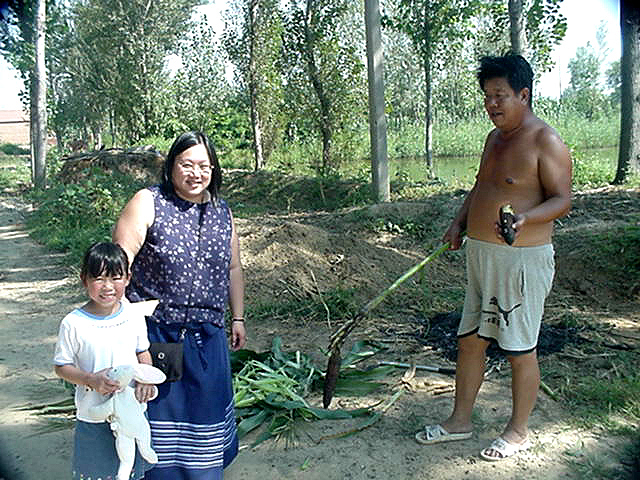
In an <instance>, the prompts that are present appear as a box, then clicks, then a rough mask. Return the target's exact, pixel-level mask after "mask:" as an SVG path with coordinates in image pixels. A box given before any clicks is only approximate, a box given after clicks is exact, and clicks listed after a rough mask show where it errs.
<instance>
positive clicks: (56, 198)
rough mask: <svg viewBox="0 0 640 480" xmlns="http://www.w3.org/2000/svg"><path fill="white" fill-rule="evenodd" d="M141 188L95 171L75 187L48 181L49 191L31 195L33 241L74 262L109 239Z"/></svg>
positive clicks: (116, 175) (34, 191) (136, 184)
mask: <svg viewBox="0 0 640 480" xmlns="http://www.w3.org/2000/svg"><path fill="white" fill-rule="evenodd" d="M143 186H144V185H143V184H142V183H140V182H136V181H133V180H132V179H131V178H130V177H125V176H123V175H121V174H118V173H113V172H109V173H107V172H104V171H102V170H100V169H97V168H94V169H93V170H92V171H91V172H90V173H89V174H88V175H86V176H85V177H83V178H82V179H81V180H79V181H78V183H63V182H62V181H60V180H59V179H55V178H54V179H51V180H50V182H49V187H48V188H46V189H44V190H33V191H31V192H30V195H29V196H30V199H31V200H32V201H33V202H34V204H35V205H36V207H37V208H36V210H35V211H34V212H33V214H32V215H30V216H29V218H28V220H27V225H28V226H29V228H30V229H31V235H32V236H33V237H34V238H35V239H36V240H38V241H40V242H42V243H43V244H45V245H47V246H48V247H50V248H52V249H55V250H58V251H64V252H69V253H70V255H71V258H73V259H75V260H77V259H78V258H81V257H82V255H83V254H84V251H85V250H86V248H87V247H88V246H89V245H90V244H92V243H93V242H97V241H105V240H109V239H110V238H111V231H112V228H113V225H114V223H115V220H116V219H117V217H118V215H119V213H120V211H121V210H122V208H123V207H124V205H125V203H126V202H127V201H128V200H129V198H130V197H131V196H132V195H133V194H134V193H135V192H136V191H137V190H139V189H140V188H142V187H143Z"/></svg>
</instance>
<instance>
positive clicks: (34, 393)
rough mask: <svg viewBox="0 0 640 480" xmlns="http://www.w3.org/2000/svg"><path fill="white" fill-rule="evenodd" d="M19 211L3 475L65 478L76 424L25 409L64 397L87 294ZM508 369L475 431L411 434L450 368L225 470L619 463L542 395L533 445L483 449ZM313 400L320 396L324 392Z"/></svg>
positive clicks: (301, 339)
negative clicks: (486, 453) (483, 453)
mask: <svg viewBox="0 0 640 480" xmlns="http://www.w3.org/2000/svg"><path fill="white" fill-rule="evenodd" d="M23 210H24V208H23V207H21V206H20V205H19V204H17V202H16V201H15V200H13V199H11V198H9V197H2V198H0V285H1V286H2V288H0V335H1V336H2V338H3V342H2V347H1V350H0V459H1V461H2V467H3V469H4V472H2V473H1V474H0V480H1V479H2V478H4V479H5V480H40V479H54V480H57V479H65V478H70V456H71V445H72V430H71V429H63V430H59V431H56V432H49V433H42V432H41V430H40V429H41V427H42V422H41V420H40V419H39V418H38V417H36V416H34V415H32V414H31V413H30V412H28V411H24V410H17V407H19V406H21V405H25V404H37V403H41V402H42V401H43V400H45V399H46V400H47V401H49V402H52V401H55V400H57V399H63V398H65V397H66V396H67V395H68V394H67V393H66V392H65V391H64V390H63V388H62V386H61V384H60V382H59V381H58V380H57V378H56V376H55V375H54V373H53V370H52V366H51V358H52V355H53V348H54V344H55V339H56V335H57V328H58V324H59V322H60V320H61V318H62V317H63V316H64V315H65V314H66V313H67V312H68V311H69V310H71V309H72V308H74V307H76V306H78V305H79V304H81V302H83V298H84V295H83V292H82V290H81V288H80V285H79V283H78V282H76V281H75V280H74V279H73V278H72V277H71V272H70V271H69V270H68V269H65V268H62V267H60V265H59V262H60V258H59V257H58V256H57V255H56V254H52V253H50V252H47V251H46V250H45V249H43V248H42V247H40V246H38V245H37V244H35V243H34V242H33V241H32V240H31V239H30V238H29V237H28V235H27V233H26V231H25V228H24V225H23V223H22V222H23ZM239 231H240V235H241V238H244V239H246V238H248V236H249V235H250V232H251V226H249V225H247V224H246V223H241V224H240V228H239ZM245 241H246V240H245ZM243 249H244V246H243ZM248 261H250V259H248ZM310 330H312V329H309V328H305V329H300V330H299V331H292V330H291V329H281V330H280V329H278V326H277V325H264V326H253V327H252V330H251V332H250V334H251V338H252V342H253V343H252V345H251V346H252V347H253V348H256V349H258V350H260V349H265V348H268V346H269V345H270V342H271V340H272V338H273V336H274V335H275V334H276V333H277V334H279V335H281V336H283V337H285V342H298V343H297V344H305V342H306V343H312V342H316V343H317V342H318V338H319V337H320V338H321V340H320V341H321V342H322V343H323V344H324V343H325V342H326V339H327V338H328V334H329V333H330V332H329V330H328V328H325V330H326V331H322V328H320V329H319V330H318V329H315V331H310ZM288 336H290V338H289V339H287V337H288ZM254 339H255V340H254ZM294 339H295V340H294ZM403 373H404V372H403V371H401V370H399V371H398V374H397V378H396V379H390V388H389V389H386V390H385V391H382V392H380V393H378V394H376V395H373V396H370V397H365V398H359V399H352V398H338V399H336V400H335V401H334V405H337V406H344V407H354V406H363V405H373V404H375V403H377V402H379V401H383V402H384V401H388V399H389V398H390V396H391V395H392V393H393V391H392V388H391V383H393V382H394V381H395V380H397V381H400V378H401V377H402V374H403ZM509 378H510V377H509V375H508V372H502V373H501V372H497V373H494V374H492V375H491V376H489V377H488V379H487V381H486V382H485V384H484V386H483V389H482V391H481V395H480V398H479V400H478V403H477V408H476V412H475V414H474V422H475V432H474V436H473V438H472V439H471V440H467V441H462V442H456V443H450V444H444V445H437V446H431V447H425V446H421V445H419V444H417V443H416V442H415V441H414V433H415V432H416V431H417V430H418V429H419V428H420V427H421V426H422V425H424V424H425V423H432V422H435V421H438V420H440V419H442V418H443V417H444V416H446V415H447V414H448V413H449V410H450V406H451V401H452V393H451V391H449V392H447V393H445V394H442V395H434V394H433V393H432V392H431V390H430V388H429V386H430V385H433V384H434V383H436V384H442V383H444V384H446V385H451V383H452V379H451V378H450V377H448V376H443V375H438V374H428V373H426V374H425V373H418V374H417V377H416V379H415V380H414V381H412V382H410V384H409V385H407V386H409V387H410V388H408V389H406V391H405V393H404V394H403V395H402V396H401V397H400V398H399V399H398V400H397V401H396V402H395V403H394V404H393V406H392V407H391V408H390V409H389V410H388V411H387V412H386V413H385V415H384V416H383V417H382V419H381V420H380V421H379V422H377V423H376V424H374V425H373V426H371V427H369V428H367V429H365V430H363V431H361V432H358V433H356V434H354V435H351V436H347V437H345V438H333V439H324V440H323V439H322V438H323V437H327V436H330V435H332V434H335V433H338V432H342V431H346V430H349V429H350V428H353V427H354V426H356V425H357V424H358V423H359V422H360V421H361V420H351V421H323V422H314V423H308V424H305V425H302V426H301V428H300V432H299V435H298V437H297V441H296V442H295V443H294V444H292V445H285V444H284V443H283V442H276V441H267V442H264V443H262V444H261V445H260V446H258V447H257V448H250V446H249V445H250V443H251V441H252V440H253V439H254V438H255V436H251V435H250V436H249V437H248V438H246V439H244V440H243V441H242V442H241V445H242V450H241V452H240V454H239V455H238V457H237V459H236V461H235V462H234V464H233V465H232V466H231V467H230V468H229V469H228V470H227V472H226V474H225V478H228V479H230V480H239V479H247V480H250V479H260V480H271V479H274V480H275V479H283V478H287V479H306V480H320V479H323V480H327V479H328V480H334V479H335V480H338V479H359V480H360V479H362V480H364V479H389V478H393V479H432V480H444V479H469V480H480V479H489V478H500V479H514V480H515V479H540V480H542V479H545V480H549V479H560V478H564V479H582V478H604V477H599V476H598V475H597V473H594V474H593V476H592V475H588V474H587V475H585V473H584V472H585V470H584V469H583V468H582V467H580V466H579V465H588V464H589V461H590V459H594V458H599V459H600V460H599V463H600V464H602V459H603V458H605V459H609V460H607V461H609V462H610V463H612V464H614V465H615V464H619V463H620V461H621V453H620V452H621V449H622V447H623V446H624V442H625V441H626V440H625V439H624V438H622V437H607V436H604V435H603V434H600V433H599V432H595V431H580V430H577V429H576V428H575V427H572V426H570V424H569V423H568V422H567V421H566V416H565V412H563V411H562V410H561V408H560V407H559V404H558V403H556V402H555V401H554V400H552V399H551V398H549V397H548V396H547V395H545V394H544V393H541V394H540V396H539V401H538V404H537V405H536V408H535V410H534V412H533V414H532V417H531V433H532V438H533V440H534V441H535V445H534V447H533V448H532V449H531V450H530V451H528V452H525V453H522V454H520V455H518V456H517V457H516V458H512V459H508V460H506V461H502V462H496V463H490V462H486V461H483V460H482V459H480V458H479V456H478V452H479V450H480V449H481V448H482V447H484V446H486V445H487V444H488V443H489V442H490V441H491V440H492V439H493V438H494V437H495V436H497V435H498V434H499V433H500V432H501V429H502V426H503V425H504V423H505V422H506V420H507V419H508V417H509V414H510V384H509ZM311 401H312V403H314V404H319V403H320V398H313V399H312V400H311ZM605 463H606V462H605ZM608 478H610V477H608ZM616 478H628V477H616Z"/></svg>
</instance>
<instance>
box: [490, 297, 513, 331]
mask: <svg viewBox="0 0 640 480" xmlns="http://www.w3.org/2000/svg"><path fill="white" fill-rule="evenodd" d="M489 304H490V305H495V306H496V307H498V311H497V312H492V311H489V310H482V313H488V314H489V315H490V316H489V318H487V320H486V321H487V322H488V323H493V324H494V325H496V326H497V327H498V328H500V323H501V322H504V324H505V326H507V327H508V326H509V314H510V313H511V312H513V311H514V310H515V309H516V308H518V307H519V306H520V305H521V304H520V303H519V304H517V305H516V306H514V307H511V308H510V309H509V310H505V309H503V308H502V307H501V306H500V304H499V303H498V299H497V298H496V297H491V300H489Z"/></svg>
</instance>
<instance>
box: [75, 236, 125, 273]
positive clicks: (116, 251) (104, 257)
mask: <svg viewBox="0 0 640 480" xmlns="http://www.w3.org/2000/svg"><path fill="white" fill-rule="evenodd" d="M100 275H107V276H110V277H124V276H127V275H129V258H128V257H127V252H125V251H124V249H123V248H122V247H121V246H120V245H118V244H115V243H111V242H98V243H94V244H93V245H91V246H90V247H89V248H88V250H87V252H86V253H85V254H84V261H83V262H82V270H81V271H80V278H81V279H82V280H85V279H86V278H87V277H91V278H97V277H99V276H100Z"/></svg>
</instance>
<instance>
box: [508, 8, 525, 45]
mask: <svg viewBox="0 0 640 480" xmlns="http://www.w3.org/2000/svg"><path fill="white" fill-rule="evenodd" d="M509 38H510V40H511V51H512V52H513V53H517V54H518V55H524V54H525V50H526V49H527V34H526V30H525V25H524V8H523V0H509Z"/></svg>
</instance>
